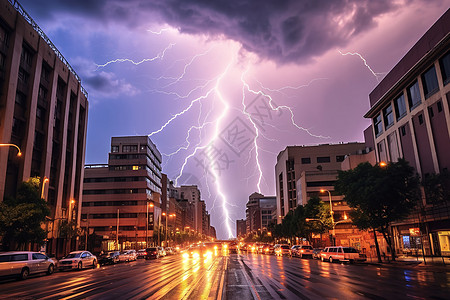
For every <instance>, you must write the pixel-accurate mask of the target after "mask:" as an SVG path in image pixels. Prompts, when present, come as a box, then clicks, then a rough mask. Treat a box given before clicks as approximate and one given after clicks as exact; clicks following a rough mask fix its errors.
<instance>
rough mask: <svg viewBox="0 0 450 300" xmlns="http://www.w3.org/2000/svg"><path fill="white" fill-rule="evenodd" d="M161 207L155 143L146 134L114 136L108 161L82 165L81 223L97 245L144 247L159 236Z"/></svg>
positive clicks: (102, 248)
mask: <svg viewBox="0 0 450 300" xmlns="http://www.w3.org/2000/svg"><path fill="white" fill-rule="evenodd" d="M161 213H162V211H161V154H160V153H159V151H158V149H157V148H156V146H155V145H154V144H153V143H152V141H151V140H150V138H149V137H148V136H126V137H113V138H112V139H111V152H110V153H109V158H108V164H107V165H86V167H85V174H84V187H83V206H82V216H81V219H82V221H81V228H82V229H83V231H84V232H89V235H90V236H91V235H94V237H96V236H100V237H102V246H101V250H104V251H107V250H114V249H131V248H133V249H142V248H145V247H146V246H147V245H152V244H153V245H154V244H157V243H158V242H160V241H158V238H159V236H158V229H159V228H160V227H161V226H164V224H162V219H161ZM94 237H93V238H94ZM88 244H89V241H88ZM91 249H92V247H91Z"/></svg>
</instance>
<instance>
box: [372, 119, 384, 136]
mask: <svg viewBox="0 0 450 300" xmlns="http://www.w3.org/2000/svg"><path fill="white" fill-rule="evenodd" d="M373 128H374V130H375V135H376V136H379V135H380V134H381V133H382V132H383V124H382V123H381V115H378V116H376V117H375V118H373Z"/></svg>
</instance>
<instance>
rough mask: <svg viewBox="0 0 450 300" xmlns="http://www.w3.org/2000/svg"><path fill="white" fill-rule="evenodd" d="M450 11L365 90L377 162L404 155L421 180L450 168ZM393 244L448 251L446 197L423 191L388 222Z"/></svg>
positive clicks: (449, 203)
mask: <svg viewBox="0 0 450 300" xmlns="http://www.w3.org/2000/svg"><path fill="white" fill-rule="evenodd" d="M449 49H450V10H447V11H446V12H445V13H444V14H443V15H442V16H441V18H440V19H439V20H438V21H437V22H436V23H435V24H434V25H433V26H432V27H431V28H430V29H429V30H428V31H427V32H426V33H425V34H424V35H423V36H422V37H421V38H420V39H419V41H418V42H417V43H416V44H415V45H414V46H413V47H412V48H411V49H410V50H409V51H408V53H407V54H406V55H405V56H404V57H403V58H402V59H401V60H400V61H399V62H398V64H397V65H396V66H394V68H393V69H392V70H391V71H390V72H389V73H388V74H387V75H386V77H385V78H384V79H383V80H382V81H381V82H380V83H379V84H378V85H377V86H376V87H375V89H374V90H373V91H372V92H371V93H370V95H369V100H370V110H369V111H368V112H367V113H366V114H365V117H366V118H370V119H371V120H372V127H371V130H372V134H373V139H374V140H373V141H374V142H373V143H374V145H375V151H376V158H377V161H391V162H396V161H397V160H398V159H399V158H404V159H406V160H407V161H408V162H409V163H410V165H411V166H413V167H414V168H415V169H416V171H417V173H418V174H419V175H420V176H421V177H422V178H423V179H426V178H427V176H428V175H429V174H438V173H441V172H443V171H448V170H449V168H450V155H449V153H450V137H449V133H450V113H449V106H450V84H449V82H450V50H449ZM393 232H394V235H395V242H396V248H397V249H400V250H401V251H404V252H405V253H408V252H411V251H413V252H421V251H422V248H423V249H424V251H425V254H433V255H441V254H443V255H449V254H450V201H449V199H444V201H433V200H432V199H430V197H427V195H424V200H423V202H421V203H420V204H419V206H418V208H417V211H416V212H415V213H414V214H413V215H412V216H411V217H410V218H409V219H408V220H405V221H404V222H399V223H397V224H393Z"/></svg>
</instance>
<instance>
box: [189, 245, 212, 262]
mask: <svg viewBox="0 0 450 300" xmlns="http://www.w3.org/2000/svg"><path fill="white" fill-rule="evenodd" d="M212 251H213V250H211V249H209V248H207V247H206V246H204V245H198V246H193V247H190V248H189V249H187V250H186V251H184V252H183V258H185V259H187V258H189V257H192V258H194V259H198V258H200V257H206V256H208V255H212V254H213V253H212Z"/></svg>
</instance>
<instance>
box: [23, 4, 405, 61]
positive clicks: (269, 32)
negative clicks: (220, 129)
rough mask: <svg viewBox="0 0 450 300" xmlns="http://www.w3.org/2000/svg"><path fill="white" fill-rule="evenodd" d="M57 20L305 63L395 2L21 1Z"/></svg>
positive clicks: (348, 37) (393, 6)
mask: <svg viewBox="0 0 450 300" xmlns="http://www.w3.org/2000/svg"><path fill="white" fill-rule="evenodd" d="M21 2H23V5H24V7H25V9H27V7H29V8H32V9H33V11H34V13H37V14H40V15H41V16H42V17H44V16H45V17H52V18H53V19H54V20H55V21H56V20H57V18H58V17H57V16H58V14H59V13H61V12H67V13H71V14H80V16H84V17H88V18H91V19H92V20H94V21H99V22H103V23H124V25H126V26H130V27H136V26H139V25H143V24H146V23H147V24H151V23H160V24H164V23H166V24H169V25H170V26H172V27H175V28H177V29H178V30H179V31H180V32H182V33H188V34H202V35H208V36H210V37H217V38H223V37H224V38H228V39H232V40H235V41H237V42H239V43H240V44H241V45H242V47H243V48H244V49H245V50H247V51H250V52H253V53H256V54H257V55H258V56H259V57H260V58H262V59H270V60H274V61H276V62H278V63H290V62H294V63H304V62H308V61H310V60H311V59H313V58H314V57H317V56H320V55H321V54H323V53H324V52H326V51H328V50H330V49H334V48H336V47H343V46H345V45H346V44H347V43H348V42H349V40H351V39H352V38H354V37H355V36H357V35H358V34H359V33H361V32H364V31H366V30H368V29H370V28H371V27H373V26H375V25H376V18H377V17H378V16H380V15H382V14H384V13H387V12H391V11H394V10H395V9H397V5H398V4H397V5H396V4H395V3H398V2H395V1H391V0H377V1H371V0H333V1H329V0H315V1H311V0H309V1H307V0H277V1H273V0H261V1H251V0H234V1H229V0H216V1H210V0H195V1H186V0H165V1H160V0H128V1H119V0H96V1H91V0H82V1H70V0H62V1H56V0H54V1H48V0H46V1H36V0H34V1H32V0H25V1H21Z"/></svg>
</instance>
